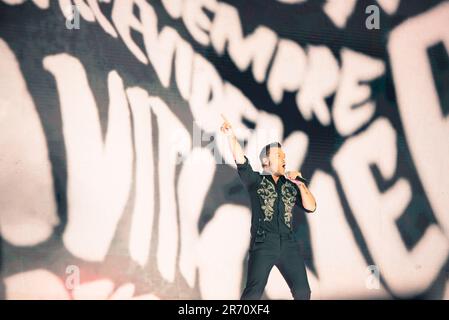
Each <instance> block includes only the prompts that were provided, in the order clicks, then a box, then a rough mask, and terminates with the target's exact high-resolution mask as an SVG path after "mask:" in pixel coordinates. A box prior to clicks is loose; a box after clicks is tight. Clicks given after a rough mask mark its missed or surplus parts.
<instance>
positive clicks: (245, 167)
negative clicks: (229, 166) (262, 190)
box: [236, 156, 260, 187]
mask: <svg viewBox="0 0 449 320" xmlns="http://www.w3.org/2000/svg"><path fill="white" fill-rule="evenodd" d="M236 164H237V172H238V174H239V176H240V179H241V180H242V182H243V184H244V185H245V186H246V187H250V186H252V185H253V184H255V183H257V182H258V181H259V179H260V175H259V173H258V172H255V171H254V170H253V168H252V167H251V165H250V164H249V161H248V158H247V157H246V156H245V162H244V163H236Z"/></svg>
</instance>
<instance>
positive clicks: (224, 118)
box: [220, 113, 229, 122]
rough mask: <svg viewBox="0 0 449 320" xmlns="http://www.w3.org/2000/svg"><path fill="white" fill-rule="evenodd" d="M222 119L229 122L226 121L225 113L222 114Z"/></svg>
mask: <svg viewBox="0 0 449 320" xmlns="http://www.w3.org/2000/svg"><path fill="white" fill-rule="evenodd" d="M220 115H221V117H222V118H223V120H224V121H226V122H229V121H228V119H226V117H225V116H224V114H223V113H220Z"/></svg>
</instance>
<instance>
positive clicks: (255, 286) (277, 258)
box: [240, 233, 310, 300]
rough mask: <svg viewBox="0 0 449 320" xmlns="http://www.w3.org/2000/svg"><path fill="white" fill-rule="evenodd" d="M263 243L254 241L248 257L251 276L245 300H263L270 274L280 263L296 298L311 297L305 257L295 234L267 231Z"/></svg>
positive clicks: (244, 292) (307, 298) (281, 271)
mask: <svg viewBox="0 0 449 320" xmlns="http://www.w3.org/2000/svg"><path fill="white" fill-rule="evenodd" d="M265 235H266V236H265V237H264V239H263V242H256V241H255V239H252V240H251V245H250V250H249V260H248V276H247V281H246V287H245V290H244V291H243V293H242V296H241V298H240V299H241V300H256V299H260V298H261V296H262V294H263V291H264V289H265V285H266V284H267V281H268V276H269V275H270V271H271V269H272V268H273V266H276V267H277V268H278V269H279V271H280V273H281V275H282V276H283V277H284V279H285V281H286V282H287V284H288V286H289V288H290V291H291V293H292V295H293V298H294V299H295V300H309V299H310V287H309V282H308V281H307V273H306V267H305V264H304V259H303V257H302V255H301V253H300V250H299V245H298V243H297V241H296V239H295V238H294V236H293V235H292V234H286V235H282V236H281V235H279V234H276V233H265Z"/></svg>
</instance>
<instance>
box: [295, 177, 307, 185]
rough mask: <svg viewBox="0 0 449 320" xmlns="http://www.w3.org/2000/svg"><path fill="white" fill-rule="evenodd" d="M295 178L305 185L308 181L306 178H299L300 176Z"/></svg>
mask: <svg viewBox="0 0 449 320" xmlns="http://www.w3.org/2000/svg"><path fill="white" fill-rule="evenodd" d="M295 180H296V181H300V182H302V183H305V184H306V185H307V184H308V183H309V181H307V180H306V179H304V178H301V177H300V176H298V177H296V178H295Z"/></svg>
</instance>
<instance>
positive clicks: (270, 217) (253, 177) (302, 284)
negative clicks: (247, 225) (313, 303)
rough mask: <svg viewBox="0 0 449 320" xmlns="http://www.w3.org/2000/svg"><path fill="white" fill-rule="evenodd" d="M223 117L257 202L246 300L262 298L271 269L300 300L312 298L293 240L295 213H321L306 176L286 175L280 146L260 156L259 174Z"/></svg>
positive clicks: (242, 173) (240, 170) (272, 146)
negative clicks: (297, 211) (307, 183)
mask: <svg viewBox="0 0 449 320" xmlns="http://www.w3.org/2000/svg"><path fill="white" fill-rule="evenodd" d="M222 117H223V120H224V122H223V125H222V126H221V131H222V132H223V133H224V134H226V135H227V136H228V140H229V145H230V147H231V151H232V154H233V156H234V160H235V162H236V164H237V170H238V174H239V176H240V178H241V180H242V182H243V183H244V185H245V187H246V188H247V190H248V193H249V195H250V199H251V209H252V215H251V216H252V218H251V243H250V248H249V260H248V276H247V282H246V287H245V290H244V291H243V294H242V296H241V299H242V300H247V299H252V300H254V299H260V298H261V296H262V294H263V291H264V289H265V285H266V283H267V280H268V276H269V274H270V271H271V268H272V267H273V266H274V265H275V266H277V268H278V269H279V271H280V273H281V274H282V276H283V277H284V279H285V281H286V282H287V284H288V286H289V287H290V291H291V293H292V295H293V298H294V299H295V300H297V299H306V300H308V299H310V287H309V283H308V280H307V274H306V268H305V265H304V260H303V258H302V256H301V254H300V250H299V246H298V243H297V242H296V239H295V237H294V235H293V225H292V222H293V219H292V216H293V212H294V211H295V209H299V208H302V209H303V210H305V211H306V212H314V211H315V210H316V202H315V198H314V197H313V195H312V193H311V192H310V191H309V189H308V188H307V186H306V184H305V183H304V182H303V181H306V180H305V179H304V178H303V177H302V175H301V173H300V172H298V171H291V172H287V173H286V172H285V153H284V151H283V150H282V148H281V144H280V143H278V142H275V143H270V144H269V145H267V146H265V147H264V148H263V149H262V152H261V153H260V156H259V158H260V161H261V163H262V168H263V172H262V173H261V174H260V173H258V172H255V171H253V169H252V168H251V165H250V164H249V162H248V158H246V156H245V155H244V153H243V150H242V147H241V146H240V144H239V143H238V141H237V138H236V137H235V134H234V132H233V130H232V127H231V124H230V123H229V121H227V120H226V118H225V117H224V116H223V115H222Z"/></svg>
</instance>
